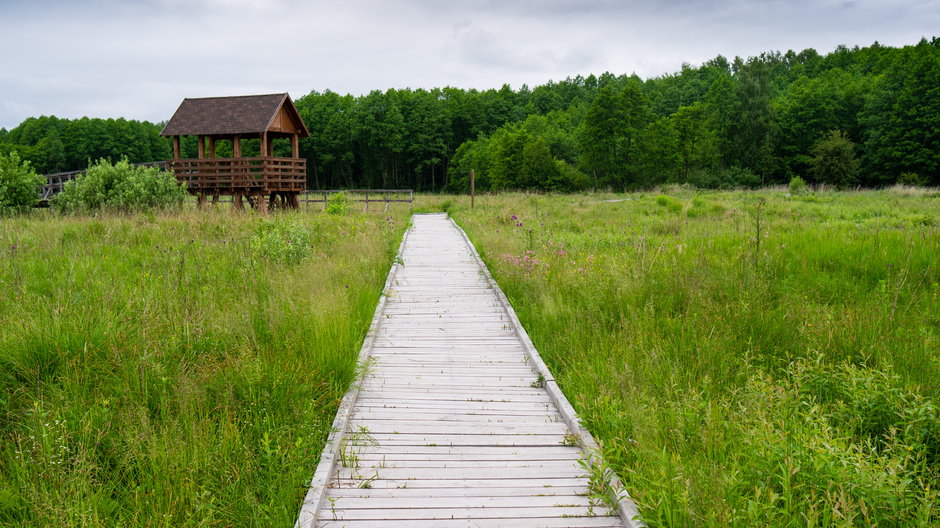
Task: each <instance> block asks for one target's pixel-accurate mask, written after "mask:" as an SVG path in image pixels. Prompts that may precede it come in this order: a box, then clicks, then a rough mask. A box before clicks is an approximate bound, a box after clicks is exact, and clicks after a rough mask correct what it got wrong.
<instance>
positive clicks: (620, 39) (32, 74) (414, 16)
mask: <svg viewBox="0 0 940 528" xmlns="http://www.w3.org/2000/svg"><path fill="white" fill-rule="evenodd" d="M937 27H940V4H938V1H937V0H929V1H927V2H916V1H913V0H894V1H889V2H885V1H875V0H849V1H846V0H822V1H810V0H797V1H796V2H784V1H769V2H768V1H758V0H719V1H717V2H711V1H707V0H670V1H666V2H648V1H646V2H640V1H636V0H628V1H615V0H583V1H576V0H545V1H534V0H520V1H506V0H502V1H497V0H464V1H463V2H460V3H456V2H454V3H452V2H441V1H439V0H433V1H432V0H412V1H400V2H388V1H386V2H381V1H378V0H347V1H345V2H342V3H340V2H327V1H325V0H84V1H71V0H70V1H66V0H52V1H49V2H39V1H36V0H0V47H2V48H3V49H6V50H15V51H13V52H9V53H7V54H5V55H4V56H3V57H2V58H0V126H5V127H8V128H9V127H12V126H15V125H16V124H18V123H19V122H20V121H21V120H22V119H24V118H26V117H28V116H30V115H40V114H57V115H59V116H61V117H80V116H82V115H92V116H97V117H117V116H124V117H129V118H135V119H148V120H151V121H160V120H164V119H167V118H168V116H169V115H170V114H171V113H172V111H173V110H174V109H175V108H176V105H177V104H178V103H179V101H180V99H182V98H183V97H198V96H207V95H227V94H237V93H260V92H275V91H282V90H288V91H290V92H291V93H292V95H294V96H295V97H296V96H300V95H303V94H305V93H307V92H308V91H310V90H313V89H316V90H321V91H322V90H325V89H332V90H334V91H337V92H341V93H345V92H350V93H357V94H360V93H367V92H368V91H370V90H372V89H380V90H384V89H386V88H390V87H397V88H402V87H413V88H417V87H426V88H430V87H433V86H443V85H452V86H461V87H467V88H471V87H473V88H480V89H484V88H489V87H499V86H500V85H502V84H503V83H509V84H511V85H513V86H515V87H518V86H520V85H521V84H523V83H527V84H529V85H530V86H532V85H535V84H540V83H544V82H546V81H548V80H549V79H555V80H558V79H562V78H564V77H566V76H568V75H576V74H587V73H591V72H595V73H599V72H602V71H605V70H609V71H612V72H616V73H632V72H636V73H638V74H639V75H641V76H644V77H646V76H653V75H660V74H663V73H668V72H672V71H676V70H678V69H679V68H680V67H681V64H682V63H683V62H688V63H692V64H699V63H701V62H704V61H705V60H708V59H710V58H712V57H714V56H715V55H718V54H723V55H725V56H728V57H733V56H735V55H741V56H747V55H753V54H757V53H760V52H762V51H770V50H777V49H780V50H785V49H788V48H793V49H798V50H799V49H803V48H807V47H814V48H816V49H817V50H819V51H820V52H826V51H828V50H831V49H832V48H833V47H835V46H836V45H837V44H846V45H849V46H852V45H856V44H858V45H867V44H870V43H871V42H873V41H875V40H878V41H880V42H882V43H883V44H886V45H903V44H908V43H913V42H916V41H917V40H918V39H919V38H920V37H921V36H930V34H931V31H933V32H936V28H937Z"/></svg>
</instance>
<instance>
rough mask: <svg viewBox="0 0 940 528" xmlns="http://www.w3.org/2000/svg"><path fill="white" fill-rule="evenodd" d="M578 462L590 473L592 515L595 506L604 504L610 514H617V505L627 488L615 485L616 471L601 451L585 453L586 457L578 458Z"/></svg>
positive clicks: (589, 495) (589, 493)
mask: <svg viewBox="0 0 940 528" xmlns="http://www.w3.org/2000/svg"><path fill="white" fill-rule="evenodd" d="M578 464H580V465H581V467H582V468H584V470H585V471H587V474H588V489H587V497H588V499H589V500H590V503H591V509H590V510H589V511H590V515H592V516H593V515H594V513H593V508H594V506H598V505H604V506H605V507H606V508H607V510H608V513H609V514H611V515H614V514H616V513H617V506H618V505H619V502H620V500H621V497H622V496H623V495H624V493H625V490H623V489H622V488H621V489H616V488H614V487H613V485H612V482H614V478H615V477H616V473H615V472H614V470H613V469H611V468H610V466H609V465H608V464H607V463H606V462H605V461H604V460H603V459H602V458H601V455H600V451H598V452H597V453H585V455H584V457H583V458H581V459H579V460H578Z"/></svg>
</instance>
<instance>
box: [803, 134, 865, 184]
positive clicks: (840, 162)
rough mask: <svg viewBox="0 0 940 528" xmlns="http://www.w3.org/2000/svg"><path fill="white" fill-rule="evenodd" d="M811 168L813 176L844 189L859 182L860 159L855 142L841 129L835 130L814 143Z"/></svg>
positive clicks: (819, 180)
mask: <svg viewBox="0 0 940 528" xmlns="http://www.w3.org/2000/svg"><path fill="white" fill-rule="evenodd" d="M811 153H812V155H813V160H812V161H811V162H810V168H811V171H812V175H813V177H815V178H816V181H818V182H821V183H829V184H832V185H835V186H836V187H839V188H841V189H844V188H846V187H851V186H853V185H855V184H856V183H858V173H859V167H860V165H859V161H858V160H857V159H856V158H855V144H854V143H852V141H851V140H850V139H849V138H848V136H846V135H845V133H844V132H842V131H841V130H833V131H831V132H830V133H829V135H828V136H826V137H825V138H823V139H820V140H819V141H817V142H816V144H815V145H813V149H812V152H811Z"/></svg>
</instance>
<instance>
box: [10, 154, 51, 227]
mask: <svg viewBox="0 0 940 528" xmlns="http://www.w3.org/2000/svg"><path fill="white" fill-rule="evenodd" d="M44 183H46V180H45V178H43V177H42V176H40V175H39V174H36V171H34V170H33V169H32V167H30V166H29V162H28V161H23V160H20V157H19V155H18V154H17V153H16V152H11V153H10V155H9V156H4V155H3V154H0V214H3V213H15V212H21V211H25V210H28V209H29V208H31V207H33V206H34V205H36V202H38V201H39V189H40V187H41V186H42V184H44Z"/></svg>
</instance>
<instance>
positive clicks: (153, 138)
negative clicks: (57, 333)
mask: <svg viewBox="0 0 940 528" xmlns="http://www.w3.org/2000/svg"><path fill="white" fill-rule="evenodd" d="M295 104H296V106H297V108H298V110H299V112H300V114H301V116H302V117H303V119H304V121H305V123H306V124H307V127H308V128H309V129H310V132H311V137H310V138H306V139H304V140H302V141H301V145H300V146H301V155H302V156H303V157H305V158H307V159H308V171H309V186H310V187H311V188H321V189H322V188H389V187H396V188H402V187H404V188H413V189H416V190H420V191H441V190H447V191H457V192H463V191H465V190H466V189H467V186H468V175H469V172H470V170H471V169H473V170H475V173H476V176H477V188H478V189H480V190H483V191H486V190H503V189H541V190H558V191H565V190H576V189H583V188H612V189H616V190H623V189H635V188H644V187H649V186H653V185H658V184H663V183H690V184H693V185H696V186H700V187H753V186H759V185H767V184H776V183H785V182H788V181H789V180H790V179H791V178H793V177H796V176H799V177H802V178H804V179H805V180H807V181H809V182H811V183H830V184H834V185H838V186H843V187H850V186H884V185H890V184H894V183H897V182H901V183H909V184H929V185H940V39H938V38H936V37H934V38H932V39H930V40H927V39H923V40H921V41H920V42H919V43H917V44H915V45H911V46H904V47H901V48H894V47H888V46H882V45H880V44H878V43H875V44H873V45H871V46H867V47H855V48H851V49H850V48H847V47H844V46H842V47H839V48H837V49H835V50H834V51H832V52H831V53H828V54H826V55H821V54H819V53H817V52H816V51H815V50H813V49H807V50H803V51H801V52H798V53H797V52H794V51H787V52H786V53H780V52H770V53H764V54H761V55H759V56H756V57H749V58H746V59H744V58H740V57H736V58H735V59H733V60H728V59H726V58H724V57H722V56H718V57H716V58H714V59H712V60H710V61H708V62H706V63H704V64H702V65H700V66H697V67H693V66H691V65H683V67H682V69H681V70H680V71H678V72H676V73H673V74H669V75H664V76H660V77H654V78H650V79H645V80H644V79H641V78H639V77H638V76H636V75H614V74H611V73H604V74H601V75H598V76H595V75H589V76H587V77H581V76H577V77H573V78H567V79H565V80H562V81H558V82H551V81H550V82H548V83H546V84H543V85H540V86H536V87H534V88H529V87H527V86H522V87H521V88H519V89H517V90H514V89H512V88H510V87H509V86H508V85H504V86H503V87H501V88H500V89H490V90H482V91H478V90H472V89H471V90H466V89H461V88H454V87H445V88H434V89H430V90H425V89H390V90H387V91H384V92H382V91H373V92H371V93H369V94H367V95H363V96H358V97H356V96H352V95H339V94H337V93H335V92H332V91H329V90H327V91H324V92H317V91H314V92H311V93H309V94H307V95H305V96H303V97H300V98H299V99H297V100H296V101H295ZM161 128H162V124H152V123H147V122H137V121H128V120H124V119H116V120H115V119H109V120H101V119H89V118H82V119H78V120H66V119H57V118H55V117H39V118H29V119H27V120H26V121H24V122H23V123H22V124H20V125H19V126H17V127H16V128H14V129H12V130H9V131H7V130H4V129H0V152H4V151H12V150H16V151H18V153H19V155H20V156H21V157H22V158H24V159H27V160H29V161H31V162H32V164H33V166H34V167H35V168H36V170H37V171H39V172H43V173H48V172H56V171H59V170H71V169H78V168H83V167H85V166H87V165H88V162H89V160H95V159H98V158H106V159H112V160H116V159H119V158H120V157H121V156H126V157H127V158H128V159H129V160H130V161H131V162H137V161H152V160H157V159H165V158H168V157H169V156H170V148H169V144H168V143H167V141H166V140H165V139H164V138H160V137H159V131H160V129H161ZM248 150H249V151H250V147H249V148H248ZM183 153H184V155H190V156H194V155H195V154H194V153H195V141H194V140H192V141H189V142H187V143H184V145H183Z"/></svg>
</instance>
